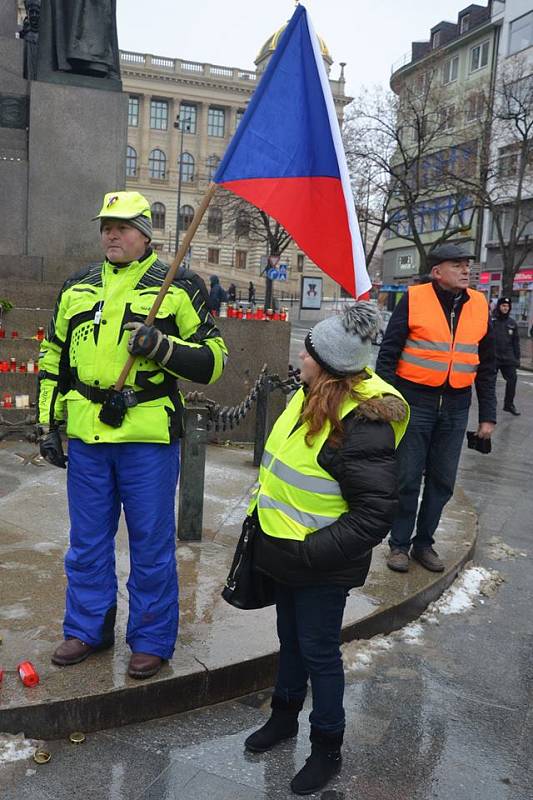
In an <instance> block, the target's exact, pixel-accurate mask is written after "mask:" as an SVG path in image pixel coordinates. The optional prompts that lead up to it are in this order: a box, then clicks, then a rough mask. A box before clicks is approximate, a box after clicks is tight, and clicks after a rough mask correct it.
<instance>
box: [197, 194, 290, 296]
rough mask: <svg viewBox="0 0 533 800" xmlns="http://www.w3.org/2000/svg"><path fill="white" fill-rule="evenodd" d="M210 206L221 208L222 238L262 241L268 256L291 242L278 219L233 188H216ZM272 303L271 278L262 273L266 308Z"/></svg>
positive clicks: (276, 254)
mask: <svg viewBox="0 0 533 800" xmlns="http://www.w3.org/2000/svg"><path fill="white" fill-rule="evenodd" d="M213 206H214V207H215V208H220V209H221V211H222V216H223V224H222V225H221V227H220V232H219V238H220V239H221V240H223V239H233V238H236V239H237V240H239V239H243V240H246V241H248V242H255V243H263V244H264V246H265V251H266V254H267V255H268V256H281V254H282V253H283V252H284V251H285V250H286V249H287V247H288V246H289V245H290V243H291V242H292V237H291V235H290V234H289V233H288V232H287V231H286V230H285V228H284V227H283V226H282V225H280V223H279V222H277V221H276V220H275V219H272V217H269V216H268V214H266V213H265V212H264V211H261V209H260V208H257V207H256V206H253V205H252V204H251V203H248V202H246V200H243V199H242V198H241V197H238V195H235V194H233V193H232V192H228V191H226V190H225V189H217V192H216V195H215V200H214V201H213ZM207 225H208V226H209V216H208V220H207ZM271 305H272V281H271V280H270V278H269V277H268V276H267V275H266V273H265V308H269V307H270V306H271Z"/></svg>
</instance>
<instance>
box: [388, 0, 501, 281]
mask: <svg viewBox="0 0 533 800" xmlns="http://www.w3.org/2000/svg"><path fill="white" fill-rule="evenodd" d="M499 24H500V23H499V21H498V20H495V19H493V18H492V17H491V2H490V0H489V2H488V5H486V6H481V5H470V6H467V7H465V8H463V9H461V10H460V11H459V13H458V17H457V22H454V23H452V22H440V23H438V24H437V25H435V26H434V27H433V28H431V31H430V37H429V39H428V41H424V42H413V43H412V49H411V53H409V54H408V55H407V56H405V57H404V58H403V59H402V60H401V62H400V63H399V64H397V65H395V66H393V72H392V76H391V88H392V89H393V91H394V92H395V93H396V94H397V95H398V97H399V104H400V110H401V109H402V99H403V95H404V94H405V95H408V97H407V98H406V99H407V102H406V104H405V105H406V106H408V107H410V108H413V107H417V109H418V110H417V114H418V117H417V119H416V120H415V121H414V122H412V121H411V122H410V121H409V120H407V124H405V125H404V126H403V127H402V128H401V129H400V130H403V131H405V134H404V135H403V136H402V141H401V146H402V149H404V152H407V153H413V154H414V155H413V165H412V171H413V174H414V175H416V179H417V180H418V181H419V185H418V187H417V191H418V197H419V198H420V199H419V200H418V202H416V207H415V209H414V210H415V218H416V221H417V234H419V235H420V239H421V241H422V243H423V245H424V247H425V248H426V250H427V249H428V248H429V247H431V245H432V243H434V242H435V241H437V240H439V239H442V237H443V236H446V235H447V234H448V233H450V234H452V238H454V239H461V240H463V241H470V243H471V244H472V248H473V249H474V250H475V251H476V252H477V254H478V257H479V252H480V244H481V243H480V234H481V221H482V220H481V213H480V212H479V210H478V209H476V208H475V200H474V198H473V196H472V197H468V192H467V191H463V195H462V196H461V197H460V198H458V193H457V191H456V190H455V187H454V185H453V181H452V182H451V185H450V181H449V180H447V176H448V175H449V174H450V173H453V172H454V171H455V172H457V171H459V170H461V169H464V170H469V171H472V174H473V173H474V172H475V171H478V170H479V153H480V151H481V147H482V143H483V138H484V137H486V136H488V134H489V131H488V130H487V128H486V126H485V124H484V118H485V108H486V107H485V103H486V102H487V100H488V99H489V98H490V94H491V87H492V82H493V80H494V75H495V65H496V54H497V47H498V28H499ZM426 126H427V128H428V130H430V137H432V138H431V144H430V146H429V147H427V146H426V144H425V141H424V135H425V130H424V129H425V128H426ZM417 152H418V154H419V155H418V156H417V155H416V154H417ZM439 170H440V171H441V173H442V181H439V177H438V176H439ZM424 175H427V180H428V184H427V185H426V186H424ZM408 180H409V178H408ZM446 183H447V184H448V185H446ZM474 183H475V181H473V184H474ZM472 194H474V193H472ZM389 213H391V214H397V215H398V219H399V220H400V223H399V225H398V226H397V232H398V234H401V235H395V232H394V231H390V232H389V235H388V237H387V240H386V242H385V244H384V248H383V250H384V255H383V262H384V263H383V282H384V283H386V284H394V285H400V286H401V285H405V284H408V283H411V282H412V281H413V279H414V278H415V277H416V276H417V275H418V272H419V253H418V251H417V248H416V246H415V244H414V242H413V238H414V237H413V231H412V230H411V227H410V223H409V221H408V220H407V218H406V217H407V215H406V214H405V213H404V209H402V205H401V200H394V199H393V201H392V202H391V204H390V207H389ZM402 213H403V214H404V216H403V217H402ZM404 218H405V219H404Z"/></svg>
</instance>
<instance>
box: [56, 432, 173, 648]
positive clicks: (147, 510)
mask: <svg viewBox="0 0 533 800" xmlns="http://www.w3.org/2000/svg"><path fill="white" fill-rule="evenodd" d="M68 456H69V460H68V470H67V491H68V503H69V514H70V525H71V527H70V547H69V549H68V552H67V555H66V557H65V572H66V576H67V595H66V610H65V620H64V626H63V629H64V633H65V637H77V638H79V639H82V641H84V642H87V644H90V645H93V646H99V645H109V644H112V642H113V625H114V616H115V610H116V605H117V577H116V573H115V535H116V532H117V528H118V522H119V517H120V510H121V506H122V507H123V508H124V514H125V517H126V524H127V528H128V536H129V548H130V575H129V580H128V583H127V588H128V593H129V618H128V627H127V633H126V641H127V642H128V644H129V646H130V647H131V649H132V651H133V652H134V653H150V654H152V655H157V656H160V657H161V658H170V657H171V656H172V653H173V652H174V646H175V643H176V637H177V633H178V576H177V570H176V522H175V496H176V485H177V481H178V474H179V444H178V443H175V444H170V445H165V444H148V443H133V442H132V443H125V444H97V445H88V444H85V443H84V442H82V441H80V440H79V439H70V440H69V447H68Z"/></svg>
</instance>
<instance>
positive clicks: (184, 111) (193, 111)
mask: <svg viewBox="0 0 533 800" xmlns="http://www.w3.org/2000/svg"><path fill="white" fill-rule="evenodd" d="M197 118H198V112H197V108H196V106H193V105H192V104H191V103H180V117H179V122H180V130H181V127H182V126H183V130H184V131H185V133H196V121H197Z"/></svg>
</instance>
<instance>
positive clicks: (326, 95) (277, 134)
mask: <svg viewBox="0 0 533 800" xmlns="http://www.w3.org/2000/svg"><path fill="white" fill-rule="evenodd" d="M214 181H215V183H218V184H219V185H220V186H223V187H224V188H225V189H228V190H229V191H231V192H233V193H234V194H237V195H239V196H240V197H242V198H244V199H245V200H247V201H248V202H249V203H252V205H254V206H257V207H258V208H260V209H262V210H263V211H265V212H266V213H267V214H268V215H269V216H271V217H273V218H274V219H276V220H277V221H278V222H279V223H280V224H281V225H283V227H284V228H285V230H287V231H288V232H289V233H290V234H291V236H292V237H293V239H294V240H295V241H296V242H297V243H298V246H299V247H300V248H301V249H302V250H303V251H304V252H305V253H307V255H308V256H309V258H310V259H311V260H312V261H314V263H315V264H317V266H319V267H320V268H321V269H322V270H323V271H324V272H326V273H327V274H328V275H329V276H330V277H331V278H333V280H335V281H336V282H337V283H339V284H340V285H341V286H343V287H344V289H346V291H347V292H348V293H349V294H350V295H352V297H362V296H363V295H365V294H366V293H367V292H368V290H369V289H370V286H371V281H370V278H369V277H368V272H367V270H366V259H365V253H364V250H363V244H362V241H361V234H360V232H359V225H358V223H357V217H356V213H355V206H354V202H353V195H352V190H351V186H350V179H349V176H348V167H347V164H346V156H345V153H344V148H343V146H342V141H341V133H340V129H339V123H338V120H337V115H336V113H335V106H334V102H333V96H332V94H331V87H330V85H329V80H328V77H327V74H326V69H325V67H324V62H323V60H322V55H321V52H320V44H319V42H318V37H317V35H316V33H315V31H314V29H313V26H312V24H311V20H310V19H309V16H308V14H307V11H306V9H305V8H304V7H303V6H301V5H299V6H298V7H297V8H296V10H295V12H294V14H293V16H292V18H291V20H290V22H289V24H288V25H287V27H286V29H285V31H284V33H283V35H282V37H281V39H280V41H279V43H278V46H277V48H276V50H275V51H274V53H273V55H272V57H271V59H270V62H269V64H268V67H267V69H266V70H265V73H264V75H263V77H262V79H261V81H260V83H259V85H258V87H257V89H256V90H255V92H254V94H253V96H252V98H251V100H250V103H249V105H248V108H247V109H246V113H245V114H244V116H243V118H242V121H241V123H240V125H239V127H238V128H237V131H236V132H235V135H234V137H233V139H232V140H231V142H230V144H229V146H228V149H227V151H226V153H225V155H224V158H223V159H222V161H221V163H220V165H219V168H218V170H217V172H216V174H215V177H214Z"/></svg>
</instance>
